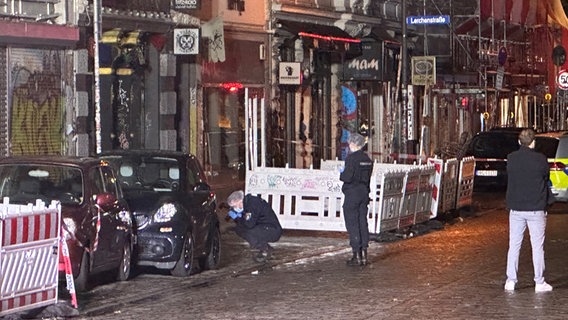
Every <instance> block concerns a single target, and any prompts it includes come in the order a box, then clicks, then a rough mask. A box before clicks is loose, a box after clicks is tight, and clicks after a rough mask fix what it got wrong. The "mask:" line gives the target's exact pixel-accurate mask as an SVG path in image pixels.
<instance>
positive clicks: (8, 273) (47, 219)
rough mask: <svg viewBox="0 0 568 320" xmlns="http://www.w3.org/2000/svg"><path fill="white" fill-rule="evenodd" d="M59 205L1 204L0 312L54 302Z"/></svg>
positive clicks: (32, 307)
mask: <svg viewBox="0 0 568 320" xmlns="http://www.w3.org/2000/svg"><path fill="white" fill-rule="evenodd" d="M60 218H61V207H60V205H59V203H58V202H52V203H51V204H50V205H49V207H46V206H45V205H44V203H43V202H42V201H38V202H36V204H35V205H33V204H29V205H16V204H10V203H9V200H8V199H7V198H5V199H4V201H3V203H2V204H0V241H1V242H0V265H1V269H0V316H4V315H7V314H10V313H15V312H21V311H24V310H29V309H34V308H38V307H42V306H47V305H50V304H55V303H56V302H57V287H58V263H59V256H58V254H59V250H58V248H59V246H58V243H59V235H60V232H59V231H60V221H61V220H60Z"/></svg>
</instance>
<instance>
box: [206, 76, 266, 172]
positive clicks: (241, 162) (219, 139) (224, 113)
mask: <svg viewBox="0 0 568 320" xmlns="http://www.w3.org/2000/svg"><path fill="white" fill-rule="evenodd" d="M248 92H249V98H252V97H255V96H256V97H262V95H263V90H262V89H259V88H249V89H248ZM204 105H205V113H204V127H205V132H204V133H203V134H204V139H203V140H204V144H205V146H204V150H205V161H204V162H205V169H206V171H209V172H211V173H212V174H211V177H210V178H211V180H217V179H219V181H220V182H223V183H229V182H230V181H233V180H243V179H244V172H245V171H244V169H245V132H244V130H245V109H244V108H245V89H244V88H237V87H227V88H223V87H209V88H205V90H204ZM259 112H260V110H259ZM258 119H259V121H260V116H259V117H258ZM258 128H260V123H259V124H258ZM259 137H260V135H259Z"/></svg>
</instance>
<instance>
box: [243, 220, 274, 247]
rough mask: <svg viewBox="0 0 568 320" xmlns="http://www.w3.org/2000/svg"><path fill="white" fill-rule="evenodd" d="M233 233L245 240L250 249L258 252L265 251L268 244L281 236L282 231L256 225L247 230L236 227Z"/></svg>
mask: <svg viewBox="0 0 568 320" xmlns="http://www.w3.org/2000/svg"><path fill="white" fill-rule="evenodd" d="M235 232H236V233H237V235H239V237H241V238H243V239H245V240H246V241H247V242H248V243H249V244H250V246H251V247H253V248H254V249H258V250H267V249H268V243H269V242H276V241H278V239H280V236H281V235H282V229H281V228H276V227H273V226H271V225H262V224H261V225H256V226H254V227H253V228H247V227H245V226H243V225H237V226H236V227H235Z"/></svg>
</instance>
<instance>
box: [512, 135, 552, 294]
mask: <svg viewBox="0 0 568 320" xmlns="http://www.w3.org/2000/svg"><path fill="white" fill-rule="evenodd" d="M534 136H535V133H534V131H533V130H532V129H525V130H523V131H521V133H520V134H519V143H520V145H521V147H520V149H519V150H517V151H515V152H511V153H510V154H509V155H508V156H507V176H508V181H507V196H506V198H507V207H508V208H509V210H510V212H509V252H508V254H507V281H506V282H505V290H507V291H514V290H515V284H516V283H517V270H518V267H519V253H520V250H521V244H522V242H523V236H524V232H525V230H526V228H527V226H528V228H529V234H530V239H531V246H532V259H533V267H534V282H535V288H534V290H535V292H546V291H552V286H551V285H549V284H548V283H546V282H545V281H544V276H543V274H544V235H545V230H546V206H547V198H548V188H549V187H548V181H549V175H550V169H549V166H548V162H547V160H546V157H545V156H544V155H543V154H542V153H540V152H537V151H535V150H534V145H535V140H534Z"/></svg>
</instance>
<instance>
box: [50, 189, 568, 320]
mask: <svg viewBox="0 0 568 320" xmlns="http://www.w3.org/2000/svg"><path fill="white" fill-rule="evenodd" d="M473 207H474V210H471V211H470V212H465V213H464V214H465V215H466V216H465V217H463V218H462V217H458V218H456V219H452V220H451V222H450V223H446V224H445V225H444V226H443V228H442V229H440V227H441V223H429V224H428V227H423V228H421V229H417V230H418V231H425V232H424V234H418V235H416V236H414V237H411V238H407V239H404V240H402V239H400V238H399V239H400V240H396V241H384V239H388V237H387V238H383V241H381V242H372V243H371V246H370V248H369V256H370V261H371V264H370V265H368V266H366V267H348V266H347V265H346V264H345V261H346V260H347V258H348V257H350V249H349V248H348V242H347V237H346V235H345V234H337V233H336V234H325V233H308V232H297V231H293V232H292V231H288V232H286V233H285V236H283V238H282V239H281V240H280V241H279V242H278V243H276V244H275V245H274V247H275V249H276V253H275V258H274V260H273V261H272V262H271V263H270V264H266V265H262V264H258V263H255V262H253V261H252V259H251V255H252V251H250V249H249V248H248V245H247V244H246V243H245V242H244V241H243V240H241V239H240V238H238V237H237V236H236V235H235V234H234V232H233V231H231V228H230V223H226V222H223V223H224V224H225V225H224V226H223V230H224V232H223V234H222V240H223V250H224V251H223V253H222V259H223V263H222V266H221V268H220V269H219V270H215V271H206V272H197V273H196V274H194V275H192V276H191V277H189V278H174V277H172V276H170V275H168V274H165V273H161V272H158V271H156V270H153V269H144V270H141V271H139V272H138V273H136V274H135V276H134V278H133V279H131V280H130V281H128V282H122V283H116V282H108V281H106V280H104V279H102V280H101V281H100V283H98V285H97V286H96V287H95V288H94V289H93V290H92V291H91V292H89V293H88V294H84V295H79V297H78V300H79V305H80V308H79V315H78V316H75V317H73V319H401V320H402V319H404V320H407V319H568V295H567V293H568V265H567V263H566V258H565V250H566V246H567V243H568V232H566V230H567V228H568V206H567V205H566V204H555V205H554V206H553V208H552V209H551V211H550V214H549V216H548V228H547V233H546V243H545V250H546V263H547V269H546V272H545V276H546V280H547V281H548V282H549V283H550V284H551V285H553V286H554V291H552V292H548V293H539V294H535V292H534V283H533V280H532V278H533V273H532V272H533V271H532V262H531V255H530V244H529V242H528V236H526V237H525V240H526V241H525V243H524V245H523V249H522V252H521V262H520V266H519V283H518V284H517V290H516V291H515V292H514V293H508V292H505V291H504V290H503V285H504V281H505V265H506V253H507V246H508V243H507V241H508V216H507V212H506V211H505V209H504V194H503V193H501V192H485V193H476V194H475V196H474V206H473ZM428 229H430V230H428ZM392 239H393V237H391V238H390V240H392ZM63 290H64V289H63ZM63 290H62V292H63ZM45 311H47V310H45ZM45 311H44V313H43V316H49V312H47V313H46V312H45Z"/></svg>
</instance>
